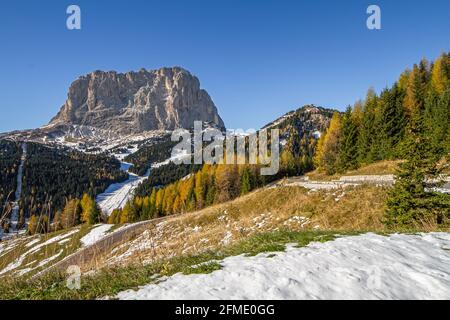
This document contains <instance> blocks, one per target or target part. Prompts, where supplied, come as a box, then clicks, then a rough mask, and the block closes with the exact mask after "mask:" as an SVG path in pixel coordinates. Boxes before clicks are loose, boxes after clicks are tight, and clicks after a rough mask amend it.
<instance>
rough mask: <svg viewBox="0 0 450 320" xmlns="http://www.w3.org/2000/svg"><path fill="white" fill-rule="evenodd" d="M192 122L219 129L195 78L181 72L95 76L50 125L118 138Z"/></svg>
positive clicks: (80, 84) (79, 85)
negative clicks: (113, 134) (86, 129)
mask: <svg viewBox="0 0 450 320" xmlns="http://www.w3.org/2000/svg"><path fill="white" fill-rule="evenodd" d="M194 121H204V122H211V123H214V124H215V125H217V126H218V127H221V128H223V127H224V123H223V121H222V119H221V118H220V116H219V114H218V112H217V108H216V106H215V105H214V102H213V101H212V99H211V97H210V96H209V94H208V93H207V92H206V91H205V90H203V89H201V88H200V82H199V80H198V79H197V77H195V76H193V75H191V74H190V73H189V72H188V71H186V70H184V69H182V68H179V67H173V68H161V69H159V70H152V71H147V70H145V69H141V70H140V71H138V72H127V73H117V72H115V71H110V72H103V71H95V72H92V73H90V74H88V75H85V76H82V77H80V78H79V79H78V80H76V81H74V82H73V83H72V85H71V86H70V88H69V93H68V97H67V101H66V102H65V104H64V105H63V106H62V107H61V110H60V111H59V113H58V114H57V115H56V116H55V117H54V118H53V119H52V120H51V122H50V125H60V124H65V125H67V124H69V125H83V126H89V127H94V128H97V129H103V130H113V131H114V132H117V133H122V134H133V133H140V132H143V131H150V130H173V129H175V128H179V127H181V128H191V127H193V122H194Z"/></svg>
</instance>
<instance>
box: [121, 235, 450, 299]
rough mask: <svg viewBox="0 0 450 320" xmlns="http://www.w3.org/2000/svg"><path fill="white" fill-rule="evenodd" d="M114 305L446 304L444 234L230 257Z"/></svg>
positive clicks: (449, 248)
mask: <svg viewBox="0 0 450 320" xmlns="http://www.w3.org/2000/svg"><path fill="white" fill-rule="evenodd" d="M221 265H222V269H221V270H218V271H214V272H212V273H210V274H194V275H183V274H176V275H174V276H171V277H169V278H167V279H165V280H163V281H161V282H159V283H157V284H149V285H146V286H144V287H141V288H140V289H139V290H137V291H134V290H128V291H123V292H121V293H119V294H118V295H117V297H118V298H119V299H450V234H449V233H428V234H426V233H423V234H417V235H406V234H394V235H391V236H388V237H385V236H381V235H376V234H372V233H368V234H363V235H359V236H352V237H342V238H338V239H336V240H334V241H329V242H326V243H319V242H315V243H311V244H310V245H308V246H306V247H303V248H296V247H295V246H294V245H288V246H287V247H286V252H279V253H275V255H274V254H268V253H264V254H259V255H257V256H254V257H246V256H244V255H241V256H236V257H229V258H226V259H224V260H223V261H222V262H221Z"/></svg>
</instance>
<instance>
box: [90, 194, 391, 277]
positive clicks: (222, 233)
mask: <svg viewBox="0 0 450 320" xmlns="http://www.w3.org/2000/svg"><path fill="white" fill-rule="evenodd" d="M385 194H386V192H385V190H384V189H383V188H377V187H372V186H360V187H355V188H346V189H336V190H331V191H317V192H310V191H308V190H306V189H304V188H302V187H292V186H291V187H278V188H263V189H259V190H256V191H255V192H252V193H250V194H248V195H245V196H243V197H240V198H238V199H235V200H233V201H230V202H227V203H224V204H219V205H215V206H212V207H209V208H206V209H203V210H200V211H197V212H191V213H186V214H184V215H180V216H177V217H173V218H170V219H168V220H166V221H164V222H159V223H154V224H152V225H149V226H148V228H147V229H146V230H145V231H144V232H143V233H142V234H140V235H139V236H138V237H136V238H134V239H132V240H130V241H126V242H124V243H122V244H120V245H118V246H116V247H115V248H114V249H112V250H107V251H106V252H104V253H103V254H102V255H101V256H98V257H96V259H95V261H91V263H90V264H89V265H86V266H84V270H88V269H97V270H98V269H100V268H102V267H110V266H111V265H129V264H148V263H151V262H153V261H157V260H160V259H166V258H170V257H174V256H181V255H187V254H191V255H192V254H198V253H201V252H204V251H206V250H217V249H218V248H220V247H222V246H225V245H227V244H229V243H231V242H235V241H239V240H242V239H245V238H248V237H250V236H252V235H255V234H258V233H261V232H268V231H276V230H290V231H302V230H311V229H314V230H343V231H344V230H345V231H348V230H355V231H365V230H370V231H384V226H383V224H382V222H381V219H382V217H383V212H384V202H385V197H386V195H385Z"/></svg>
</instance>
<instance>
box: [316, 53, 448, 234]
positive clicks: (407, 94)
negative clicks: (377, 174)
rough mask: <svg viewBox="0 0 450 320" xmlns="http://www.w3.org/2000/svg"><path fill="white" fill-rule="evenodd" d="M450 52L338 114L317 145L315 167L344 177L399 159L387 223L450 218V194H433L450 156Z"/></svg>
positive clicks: (438, 221)
mask: <svg viewBox="0 0 450 320" xmlns="http://www.w3.org/2000/svg"><path fill="white" fill-rule="evenodd" d="M449 119H450V54H449V53H446V54H442V55H441V56H440V57H439V58H438V59H436V61H434V62H433V63H430V62H428V61H427V60H426V59H423V60H422V61H420V63H418V64H415V65H414V66H413V68H412V69H411V70H409V69H408V70H406V71H405V72H403V73H402V74H401V76H400V78H399V79H398V81H397V82H396V83H394V84H393V85H392V87H390V88H386V89H384V90H383V91H382V92H381V93H380V94H379V95H377V94H376V93H375V92H374V91H373V90H369V92H368V94H367V97H366V99H365V100H364V101H359V102H357V103H355V105H354V106H353V107H348V108H347V110H346V112H345V113H344V114H343V115H341V114H339V113H335V114H334V116H333V118H332V120H331V123H330V126H329V128H328V129H327V131H326V133H325V134H324V135H322V137H321V139H320V140H319V142H318V146H317V150H316V155H315V158H314V161H315V166H316V167H317V168H318V170H320V171H323V172H326V173H327V174H334V173H342V172H345V171H347V170H351V169H356V168H358V167H360V166H362V165H365V164H370V163H373V162H375V161H379V160H386V159H401V160H404V162H403V163H401V164H400V169H399V171H398V173H397V175H396V183H395V185H394V188H393V189H392V190H390V192H389V199H388V202H387V210H386V217H385V218H386V221H385V222H386V223H387V224H389V225H403V226H414V225H415V224H418V223H419V224H422V225H424V224H427V223H428V224H432V225H435V224H444V223H448V222H449V220H450V196H449V195H448V194H442V193H437V192H434V191H433V190H435V189H433V188H436V187H439V185H440V184H442V182H441V181H440V180H441V178H442V175H441V174H442V173H443V172H444V170H446V169H447V168H448V160H449V159H448V158H449V152H450V123H449V122H450V121H449Z"/></svg>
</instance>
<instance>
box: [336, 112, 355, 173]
mask: <svg viewBox="0 0 450 320" xmlns="http://www.w3.org/2000/svg"><path fill="white" fill-rule="evenodd" d="M357 143H358V127H357V125H356V123H355V122H354V119H353V116H352V108H351V107H348V108H347V110H346V111H345V114H344V116H343V118H342V129H341V137H340V148H339V157H338V159H339V160H338V162H339V163H338V168H339V171H341V172H344V171H346V170H351V169H355V168H356V167H357V166H358V160H357V156H358V145H357Z"/></svg>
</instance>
